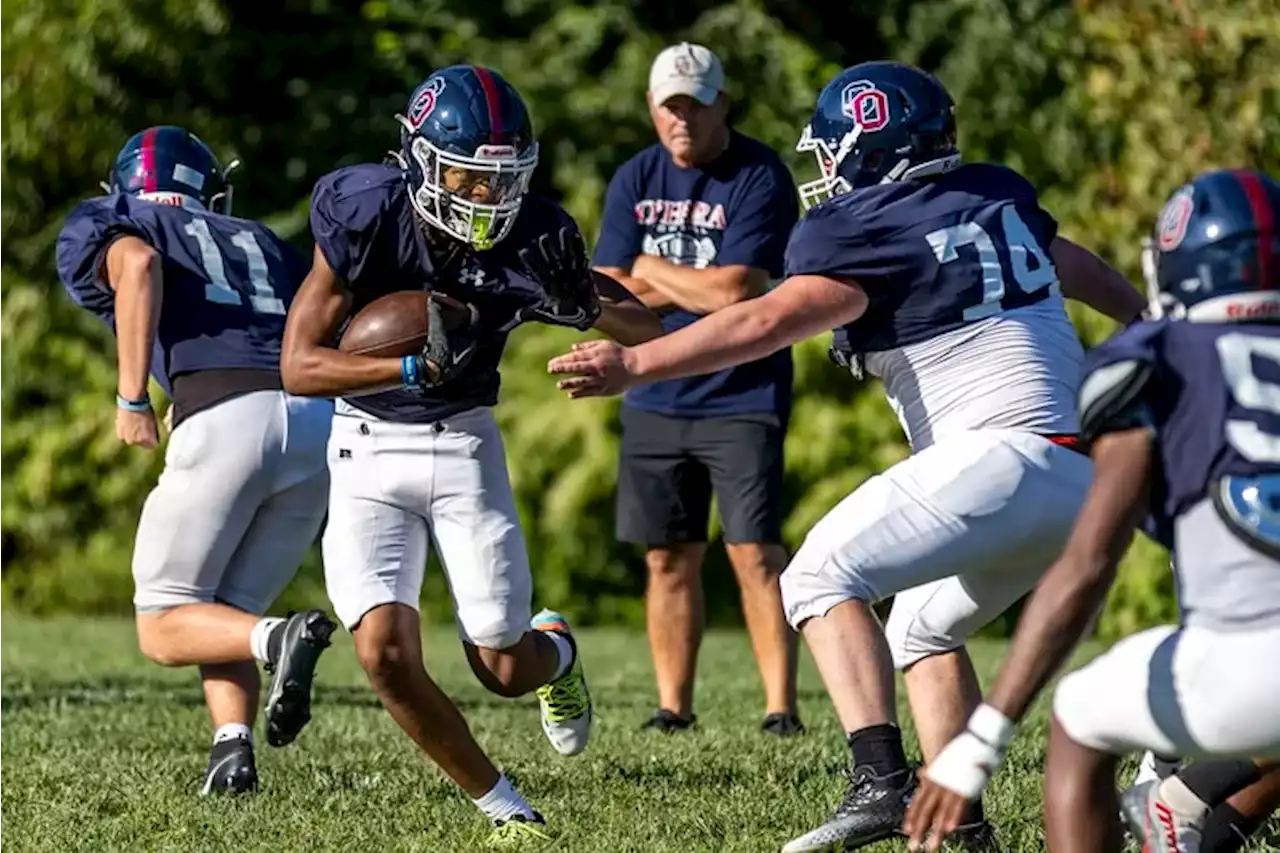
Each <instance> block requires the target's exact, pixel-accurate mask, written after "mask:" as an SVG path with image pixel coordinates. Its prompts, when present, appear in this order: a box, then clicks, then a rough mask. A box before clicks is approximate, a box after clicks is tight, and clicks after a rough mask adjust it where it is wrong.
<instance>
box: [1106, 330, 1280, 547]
mask: <svg viewBox="0 0 1280 853" xmlns="http://www.w3.org/2000/svg"><path fill="white" fill-rule="evenodd" d="M1135 368H1141V369H1142V371H1143V372H1144V373H1146V372H1149V375H1148V376H1147V377H1146V379H1145V381H1143V382H1142V383H1141V387H1140V388H1139V389H1138V390H1137V391H1136V394H1137V396H1136V397H1134V398H1133V400H1132V403H1131V404H1129V405H1126V406H1124V407H1123V410H1121V409H1120V407H1110V409H1107V407H1103V406H1099V405H1098V404H1097V401H1099V400H1103V399H1104V398H1105V395H1106V394H1107V393H1108V389H1109V387H1110V386H1113V385H1115V384H1116V383H1118V382H1120V381H1122V380H1123V379H1124V378H1125V376H1126V373H1127V372H1128V371H1131V370H1133V369H1135ZM1080 389H1081V390H1080V398H1081V399H1080V405H1081V412H1082V416H1083V417H1084V418H1085V421H1084V423H1083V428H1084V431H1085V432H1086V434H1088V435H1090V436H1093V435H1096V434H1098V433H1101V432H1106V431H1109V430H1114V429H1120V428H1124V427H1126V426H1131V425H1132V419H1131V418H1130V417H1129V413H1130V412H1132V411H1133V410H1134V407H1143V408H1144V411H1145V413H1146V417H1147V418H1149V420H1150V423H1151V425H1152V426H1153V428H1154V429H1155V434H1156V447H1157V450H1158V455H1159V466H1158V470H1157V472H1156V474H1157V476H1156V482H1155V488H1154V491H1153V493H1152V498H1151V517H1150V519H1148V522H1147V531H1148V533H1150V534H1151V535H1152V536H1153V537H1154V538H1156V539H1157V540H1158V541H1159V542H1160V543H1161V544H1162V545H1164V546H1165V547H1167V548H1172V547H1173V530H1174V522H1175V520H1176V519H1177V518H1178V517H1179V516H1181V515H1183V514H1184V513H1185V512H1187V510H1188V509H1190V508H1191V507H1192V506H1193V505H1195V504H1196V503H1198V502H1200V501H1201V500H1203V499H1204V498H1205V497H1206V496H1207V495H1208V493H1209V490H1210V488H1211V487H1212V486H1213V484H1214V483H1216V482H1218V481H1219V480H1221V479H1222V478H1223V477H1230V476H1256V475H1260V474H1275V473H1280V327H1277V326H1270V325H1263V324H1243V323H1222V324H1219V323H1191V322H1185V321H1172V320H1159V321H1155V322H1149V323H1136V324H1134V325H1133V326H1130V327H1129V328H1127V329H1125V330H1124V331H1122V332H1120V333H1119V334H1117V335H1116V336H1115V337H1113V338H1111V339H1110V340H1108V341H1106V342H1104V343H1103V344H1101V345H1100V346H1098V347H1096V348H1095V349H1093V350H1090V351H1089V353H1088V354H1087V355H1086V357H1085V378H1084V381H1083V382H1082V383H1081V386H1080Z"/></svg>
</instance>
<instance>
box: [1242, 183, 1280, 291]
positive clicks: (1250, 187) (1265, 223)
mask: <svg viewBox="0 0 1280 853" xmlns="http://www.w3.org/2000/svg"><path fill="white" fill-rule="evenodd" d="M1235 176H1236V180H1237V181H1239V182H1240V188H1241V189H1243V190H1244V197H1245V199H1247V200H1248V202H1249V209H1250V210H1251V211H1252V212H1253V224H1254V225H1255V226H1256V227H1257V229H1258V247H1257V248H1258V284H1259V286H1260V289H1262V290H1275V289H1276V286H1275V281H1274V279H1273V278H1272V275H1273V273H1272V271H1271V247H1272V245H1273V244H1274V243H1275V239H1276V220H1275V216H1274V214H1273V211H1272V210H1271V205H1270V204H1269V203H1268V201H1267V193H1266V190H1264V189H1263V188H1262V181H1260V180H1258V176H1257V175H1255V174H1253V173H1252V172H1245V171H1237V172H1236V173H1235Z"/></svg>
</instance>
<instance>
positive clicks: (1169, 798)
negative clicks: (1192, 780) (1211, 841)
mask: <svg viewBox="0 0 1280 853" xmlns="http://www.w3.org/2000/svg"><path fill="white" fill-rule="evenodd" d="M1157 793H1158V794H1159V795H1160V799H1161V800H1162V801H1163V802H1164V804H1165V805H1166V806H1168V807H1169V810H1170V811H1172V812H1173V813H1174V814H1175V815H1177V816H1178V819H1179V820H1180V821H1182V822H1183V823H1190V824H1194V825H1196V826H1203V825H1204V822H1205V819H1206V818H1208V817H1209V812H1210V811H1211V810H1210V808H1209V804H1208V803H1206V802H1205V801H1204V800H1202V799H1200V798H1199V797H1197V796H1196V793H1195V791H1192V790H1191V789H1190V788H1188V787H1187V783H1186V782H1183V781H1182V780H1181V779H1179V778H1178V777H1177V776H1170V777H1169V778H1168V779H1165V780H1164V781H1163V782H1161V783H1160V790H1159V791H1158V792H1157Z"/></svg>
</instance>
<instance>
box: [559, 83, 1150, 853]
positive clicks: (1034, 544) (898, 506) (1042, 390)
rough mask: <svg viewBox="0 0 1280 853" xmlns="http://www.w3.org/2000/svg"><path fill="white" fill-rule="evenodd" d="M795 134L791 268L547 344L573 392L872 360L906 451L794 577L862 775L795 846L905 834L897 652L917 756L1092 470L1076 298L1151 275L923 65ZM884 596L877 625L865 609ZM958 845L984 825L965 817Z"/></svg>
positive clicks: (786, 579) (971, 686)
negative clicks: (965, 154) (678, 323)
mask: <svg viewBox="0 0 1280 853" xmlns="http://www.w3.org/2000/svg"><path fill="white" fill-rule="evenodd" d="M797 148H798V149H799V150H801V151H812V152H814V154H815V155H816V157H817V160H818V165H819V168H820V169H821V175H822V177H821V178H819V179H818V180H816V181H813V182H810V183H807V184H804V185H802V186H801V188H800V193H801V199H802V201H803V203H804V205H805V207H806V210H807V212H806V214H805V217H804V218H803V219H802V220H801V221H800V223H799V224H798V225H797V226H796V228H795V230H794V231H793V233H792V235H791V239H790V243H789V245H788V246H787V251H786V273H787V278H786V280H785V281H783V282H782V283H781V284H779V285H778V286H777V287H776V288H774V289H773V290H771V291H769V292H768V293H766V294H764V295H763V296H760V297H758V298H756V299H752V300H748V301H745V302H741V303H739V304H737V305H732V306H730V307H728V308H725V309H722V310H720V311H717V312H716V313H715V314H713V315H711V316H708V317H705V318H703V319H701V320H699V321H698V322H696V323H693V324H692V325H690V326H688V327H686V328H684V329H681V330H679V331H676V332H673V333H671V334H668V335H666V336H664V337H662V338H659V339H658V340H655V341H652V342H649V343H646V344H643V345H641V346H638V347H634V348H630V349H626V348H621V347H618V346H616V345H613V344H609V343H607V342H592V343H588V344H578V345H576V347H575V351H574V352H571V353H569V354H567V355H564V356H561V357H559V358H557V359H555V360H553V361H552V362H551V365H550V370H551V372H552V373H558V374H570V375H571V376H572V378H568V379H563V380H561V381H560V383H559V384H560V387H561V388H564V389H565V390H568V391H569V392H570V396H573V397H581V396H593V395H599V394H616V393H619V392H621V391H622V390H624V389H625V388H627V387H628V386H630V385H632V384H634V383H636V382H648V381H652V380H656V379H669V378H672V377H676V376H687V375H691V374H696V373H707V372H710V371H713V370H719V369H721V368H724V367H728V366H729V365H732V364H740V363H742V362H744V361H750V360H753V359H758V358H762V357H763V356H765V355H767V354H769V353H771V352H774V351H775V350H777V349H779V348H781V347H785V346H790V345H792V344H796V343H799V342H800V341H803V340H805V339H806V338H809V337H812V336H814V335H818V334H822V333H824V332H827V331H829V330H831V329H833V328H834V329H835V330H836V332H835V347H834V349H835V354H836V357H837V358H838V360H839V361H841V362H842V363H844V364H847V365H849V366H850V367H851V368H853V369H854V370H855V371H856V372H858V373H860V372H861V370H862V366H863V365H865V367H866V369H867V370H868V371H869V372H871V373H873V374H875V375H876V376H879V377H880V378H881V379H882V380H883V381H884V385H885V390H886V391H887V393H888V396H889V399H890V402H891V403H892V405H893V407H894V409H895V410H896V411H897V413H898V416H899V419H900V420H901V422H902V426H903V428H904V429H905V430H906V433H907V436H908V438H909V439H910V442H911V446H912V451H913V455H912V456H910V457H909V458H907V459H905V460H903V461H902V462H899V463H898V464H896V465H894V466H893V467H891V468H890V469H889V470H887V471H885V472H884V473H883V474H881V475H879V476H876V477H872V478H871V479H869V480H867V481H866V482H865V483H863V484H862V485H861V486H859V487H858V488H857V489H856V490H855V491H854V492H853V493H852V494H851V495H849V496H848V497H846V498H845V499H844V500H842V501H841V502H840V503H839V504H837V505H836V506H835V507H834V508H833V509H832V510H831V511H830V512H829V513H828V514H827V515H826V517H824V518H823V519H822V520H820V521H819V522H818V523H817V525H815V526H814V528H813V529H812V530H811V531H810V532H809V534H808V536H807V537H806V539H805V541H804V544H803V545H802V546H801V547H800V550H799V551H798V552H797V553H796V555H795V556H794V558H793V559H792V560H791V563H790V564H789V565H788V566H787V569H786V571H784V572H783V574H782V597H783V605H784V607H785V609H786V613H787V618H788V619H789V620H790V622H791V624H792V625H793V626H794V627H796V628H797V629H799V630H800V631H801V632H802V633H803V634H804V638H805V642H806V643H807V644H808V645H809V649H810V651H811V652H812V654H813V657H814V660H815V662H816V663H817V665H818V669H819V671H820V672H821V674H822V678H823V681H824V682H825V684H826V687H827V691H828V693H829V694H830V696H831V699H832V702H833V703H834V705H835V709H836V713H837V715H838V716H839V718H840V722H841V724H842V725H843V726H844V730H845V732H846V733H847V736H848V743H849V747H850V750H851V752H852V757H853V764H854V769H853V774H852V780H851V782H850V785H849V790H848V793H847V795H846V797H845V799H844V801H843V802H842V803H841V804H840V805H839V807H838V808H837V809H836V811H835V814H834V816H833V817H832V818H831V819H830V820H829V821H827V822H826V823H825V824H823V825H822V826H820V827H818V828H817V829H815V830H813V831H812V832H809V833H806V834H805V835H803V836H801V837H799V838H796V839H795V840H793V841H791V842H790V843H788V844H787V845H786V847H785V848H784V850H786V851H803V850H826V849H830V848H831V847H839V846H845V847H857V846H861V845H863V844H867V843H869V842H872V841H875V840H878V839H881V838H886V837H889V836H892V835H894V834H896V833H898V832H900V830H901V827H902V820H903V818H904V816H905V812H906V803H907V801H908V800H909V799H910V797H911V795H912V793H913V791H914V789H915V784H916V781H915V780H916V777H915V773H914V772H913V771H912V770H911V768H910V766H909V765H908V763H907V759H906V756H905V754H904V751H903V746H902V736H901V732H900V731H899V729H898V727H897V725H896V721H895V718H896V713H895V706H894V696H893V690H894V669H895V667H896V668H897V669H899V670H903V671H904V673H905V679H906V684H907V690H908V694H909V696H910V700H911V707H912V710H913V712H914V716H915V721H916V728H917V730H918V732H919V736H920V743H921V747H922V750H923V752H924V757H925V759H926V760H929V759H932V758H933V756H934V754H935V753H936V752H937V750H939V749H941V748H942V746H943V745H944V744H945V743H947V741H949V740H950V739H951V738H952V737H953V736H954V735H955V734H957V733H958V732H960V731H962V730H963V728H964V723H965V720H966V719H968V717H969V715H970V714H971V713H972V711H973V710H974V708H976V707H977V706H978V704H979V702H980V701H981V695H980V692H979V687H978V681H977V677H976V676H975V674H974V671H973V665H972V663H971V661H970V660H969V657H968V654H967V653H966V651H965V646H964V644H965V641H966V639H967V638H968V637H969V635H970V634H972V633H973V632H974V631H976V630H977V629H978V628H980V627H982V626H983V625H985V624H986V623H987V622H989V621H991V620H992V619H994V618H995V617H996V616H998V615H999V614H1000V613H1001V612H1003V611H1004V610H1005V609H1006V608H1007V607H1008V606H1009V605H1011V604H1012V603H1013V602H1014V601H1016V600H1017V599H1018V598H1019V597H1021V596H1022V595H1023V594H1025V593H1026V592H1027V591H1028V590H1030V589H1031V588H1032V586H1034V585H1035V583H1036V581H1037V580H1038V579H1039V577H1040V575H1041V574H1042V572H1043V571H1044V570H1045V568H1047V567H1048V566H1049V564H1050V563H1052V562H1053V559H1054V558H1055V557H1056V556H1057V555H1058V554H1059V553H1061V550H1062V546H1063V544H1064V543H1065V541H1066V536H1067V533H1068V531H1069V530H1070V528H1071V522H1072V519H1073V518H1074V517H1075V514H1076V511H1077V510H1078V509H1079V506H1080V504H1081V502H1082V501H1083V499H1084V494H1085V489H1086V488H1087V486H1088V483H1089V477H1090V473H1091V466H1090V464H1089V460H1088V458H1087V457H1086V456H1085V455H1083V454H1082V453H1080V452H1079V451H1078V450H1076V449H1075V448H1074V446H1073V445H1074V444H1075V440H1076V433H1077V423H1076V410H1075V398H1074V392H1075V388H1076V384H1077V382H1078V380H1079V374H1080V364H1081V360H1082V358H1083V352H1082V349H1081V346H1080V342H1079V340H1078V339H1077V337H1076V334H1075V330H1074V328H1073V327H1072V325H1071V321H1070V319H1069V318H1068V317H1067V312H1066V308H1065V305H1064V303H1063V297H1064V296H1068V297H1071V298H1075V299H1082V300H1084V301H1085V302H1087V303H1088V304H1090V305H1092V306H1094V307H1095V308H1098V309H1099V310H1101V311H1103V312H1105V313H1106V314H1108V315H1110V316H1111V317H1113V318H1115V319H1117V320H1120V321H1125V322H1127V321H1130V320H1132V319H1133V318H1135V317H1136V316H1137V315H1138V313H1139V312H1140V311H1141V309H1142V305H1143V300H1142V297H1141V295H1140V294H1139V293H1138V292H1137V291H1136V289H1134V288H1133V287H1132V286H1131V285H1130V284H1129V283H1128V282H1127V281H1125V280H1124V278H1123V277H1122V276H1120V275H1119V274H1118V273H1116V272H1115V271H1114V270H1112V269H1111V268H1110V267H1108V266H1107V265H1106V264H1104V263H1103V262H1102V261H1100V260H1099V259H1098V258H1096V257H1095V256H1094V255H1092V254H1091V253H1089V252H1088V251H1086V250H1084V249H1082V248H1080V247H1079V246H1077V245H1075V244H1074V243H1071V242H1070V241H1068V240H1066V239H1064V238H1062V237H1060V236H1057V226H1056V223H1055V222H1054V220H1053V218H1052V217H1051V216H1050V215H1049V214H1048V213H1046V212H1045V211H1044V210H1043V209H1041V207H1040V205H1039V202H1038V200H1037V197H1036V193H1035V190H1034V189H1033V188H1032V187H1031V185H1030V184H1029V183H1028V182H1027V181H1026V179H1025V178H1023V177H1022V176H1021V175H1019V174H1017V173H1016V172H1013V171H1011V170H1010V169H1007V168H1004V167H1002V166H996V165H987V164H972V165H962V164H961V162H960V154H959V152H958V150H957V149H956V144H955V119H954V106H953V104H952V100H951V97H950V95H949V94H948V93H947V91H946V90H945V89H944V88H943V87H942V84H941V83H939V82H938V81H937V80H936V79H934V78H933V77H932V76H930V75H929V74H926V73H925V72H923V71H921V70H919V69H917V68H914V67H911V66H907V65H901V64H898V63H892V62H868V63H863V64H861V65H856V66H853V67H852V68H848V69H845V70H844V71H842V72H841V73H840V74H839V75H837V76H836V77H835V78H834V79H833V80H832V81H831V82H829V83H828V84H827V86H826V87H825V88H824V89H823V90H822V92H821V94H820V95H819V96H818V102H817V106H816V109H815V111H814V113H813V116H812V118H811V119H810V121H809V123H808V125H807V126H806V127H805V129H804V132H803V135H802V137H801V139H800V142H799V144H798V146H797ZM889 596H894V602H893V610H892V612H891V613H890V615H889V619H888V622H887V624H886V625H885V626H884V627H883V628H882V627H881V626H880V623H879V622H878V620H877V619H876V616H875V613H874V612H873V611H872V608H871V606H872V604H873V603H875V602H876V601H878V600H880V599H883V598H887V597H889ZM963 821H964V828H965V835H966V838H967V840H968V842H969V843H971V844H972V845H974V846H981V845H984V844H986V843H987V839H988V838H989V837H990V834H991V833H990V827H989V826H988V825H987V824H986V822H985V820H984V819H983V817H982V811H981V807H980V805H979V804H975V806H974V807H973V808H971V809H969V810H968V811H967V812H966V813H965V815H964V816H963Z"/></svg>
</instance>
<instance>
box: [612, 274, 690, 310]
mask: <svg viewBox="0 0 1280 853" xmlns="http://www.w3.org/2000/svg"><path fill="white" fill-rule="evenodd" d="M595 270H596V272H598V273H602V274H603V275H607V276H609V277H610V278H612V279H613V280H614V281H616V282H618V283H619V284H621V285H622V286H623V287H625V288H626V289H627V292H628V293H630V294H631V295H632V296H634V297H635V298H636V299H637V300H639V302H640V303H641V304H642V305H644V307H646V308H648V309H650V310H652V311H659V312H661V311H665V310H668V309H671V308H679V307H680V306H679V305H677V304H676V303H675V300H673V299H672V298H671V297H669V296H667V295H666V294H665V293H663V292H661V291H659V290H655V289H654V287H653V285H652V284H650V283H649V282H647V281H645V280H644V279H642V278H637V277H635V276H634V275H631V274H630V272H628V271H627V270H624V269H622V268H621V267H596V268H595Z"/></svg>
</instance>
